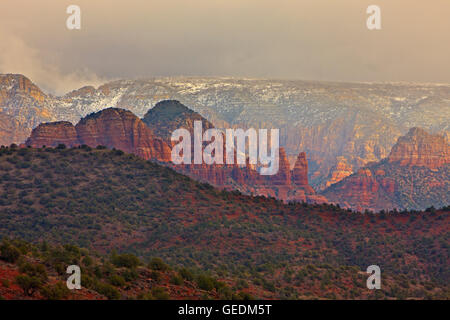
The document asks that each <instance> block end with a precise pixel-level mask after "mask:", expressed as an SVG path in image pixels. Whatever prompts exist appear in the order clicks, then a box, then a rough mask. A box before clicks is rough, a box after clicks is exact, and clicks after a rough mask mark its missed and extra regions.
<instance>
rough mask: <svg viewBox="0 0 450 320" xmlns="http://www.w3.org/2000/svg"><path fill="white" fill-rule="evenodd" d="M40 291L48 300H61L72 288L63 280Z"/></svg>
mask: <svg viewBox="0 0 450 320" xmlns="http://www.w3.org/2000/svg"><path fill="white" fill-rule="evenodd" d="M40 292H41V294H42V295H43V296H44V298H46V299H47V300H61V299H64V298H66V297H67V296H68V295H69V294H70V290H69V289H68V288H67V285H66V284H65V283H63V282H57V283H56V284H55V285H53V286H47V287H44V288H42V290H41V291H40Z"/></svg>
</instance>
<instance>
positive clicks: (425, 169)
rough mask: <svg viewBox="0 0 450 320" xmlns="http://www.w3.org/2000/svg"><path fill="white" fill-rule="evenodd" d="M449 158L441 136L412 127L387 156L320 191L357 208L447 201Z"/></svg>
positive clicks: (417, 205) (418, 206)
mask: <svg viewBox="0 0 450 320" xmlns="http://www.w3.org/2000/svg"><path fill="white" fill-rule="evenodd" d="M449 181H450V158H449V145H448V143H447V141H446V139H445V137H443V136H440V135H431V134H429V133H427V132H425V131H424V130H422V129H419V128H412V129H411V130H409V132H408V134H407V135H406V136H404V137H400V138H399V139H398V142H397V144H396V145H394V147H393V148H392V151H391V153H390V155H389V157H388V158H387V159H385V160H382V161H380V162H378V163H374V164H371V165H369V166H367V167H365V168H362V169H360V170H358V172H357V173H355V174H352V175H350V176H348V177H347V178H345V179H343V180H342V181H340V182H338V183H336V184H334V185H331V186H330V187H329V188H327V189H326V190H324V191H323V192H322V194H323V195H325V196H326V197H327V199H329V200H330V201H331V202H334V203H339V204H340V205H342V206H345V207H349V208H353V209H357V210H364V209H369V210H375V211H378V210H381V209H393V208H397V209H405V208H407V209H425V208H427V207H430V206H435V207H439V206H446V205H448V204H449V203H450V189H449V184H448V182H449Z"/></svg>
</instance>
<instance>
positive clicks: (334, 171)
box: [325, 157, 353, 188]
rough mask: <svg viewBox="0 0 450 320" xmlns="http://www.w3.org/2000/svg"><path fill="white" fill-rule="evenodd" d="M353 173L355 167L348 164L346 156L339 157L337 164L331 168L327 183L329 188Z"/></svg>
mask: <svg viewBox="0 0 450 320" xmlns="http://www.w3.org/2000/svg"><path fill="white" fill-rule="evenodd" d="M352 173H353V168H352V166H351V165H350V164H348V162H347V160H346V159H345V158H344V157H338V158H337V164H336V165H335V166H333V167H332V168H331V169H330V175H329V177H328V179H327V181H326V184H325V185H326V187H327V188H328V187H329V186H331V185H332V184H335V183H338V182H339V181H341V180H342V179H344V178H346V177H348V176H349V175H351V174H352Z"/></svg>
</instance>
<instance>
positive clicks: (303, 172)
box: [292, 152, 308, 186]
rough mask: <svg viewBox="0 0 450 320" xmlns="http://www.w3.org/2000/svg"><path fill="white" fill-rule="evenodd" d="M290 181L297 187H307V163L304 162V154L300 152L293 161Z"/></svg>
mask: <svg viewBox="0 0 450 320" xmlns="http://www.w3.org/2000/svg"><path fill="white" fill-rule="evenodd" d="M292 179H293V182H294V184H295V185H297V186H307V185H308V161H307V160H306V153H304V152H300V153H299V155H298V157H297V160H296V161H295V165H294V170H293V172H292Z"/></svg>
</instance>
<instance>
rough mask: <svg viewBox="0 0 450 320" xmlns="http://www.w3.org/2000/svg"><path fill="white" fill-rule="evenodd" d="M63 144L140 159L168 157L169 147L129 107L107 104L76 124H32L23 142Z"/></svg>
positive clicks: (38, 145)
mask: <svg viewBox="0 0 450 320" xmlns="http://www.w3.org/2000/svg"><path fill="white" fill-rule="evenodd" d="M60 143H62V144H65V145H66V146H68V147H73V146H76V145H82V144H85V145H88V146H92V147H96V146H98V145H103V146H107V147H110V148H116V149H120V150H123V151H125V152H128V153H134V154H136V155H138V156H141V157H142V158H144V159H156V160H159V161H163V162H168V161H170V150H171V149H170V147H169V145H168V144H167V143H166V142H164V141H163V140H162V139H160V138H159V137H156V136H155V135H154V134H153V133H152V131H151V130H150V129H149V128H148V127H147V126H146V125H145V124H144V123H143V122H142V120H140V119H139V118H138V117H136V116H135V115H134V114H133V113H131V112H130V111H126V110H123V109H116V108H109V109H105V110H102V111H100V112H97V113H94V114H91V115H89V116H87V117H85V118H83V119H82V120H80V122H79V123H78V124H77V125H76V126H73V125H72V124H71V123H70V122H53V123H44V124H41V125H39V126H38V127H37V128H35V129H34V130H33V131H32V133H31V136H30V138H29V139H28V140H27V141H26V143H25V144H26V145H29V146H32V147H42V146H44V145H45V146H49V147H54V146H57V145H58V144H60Z"/></svg>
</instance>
